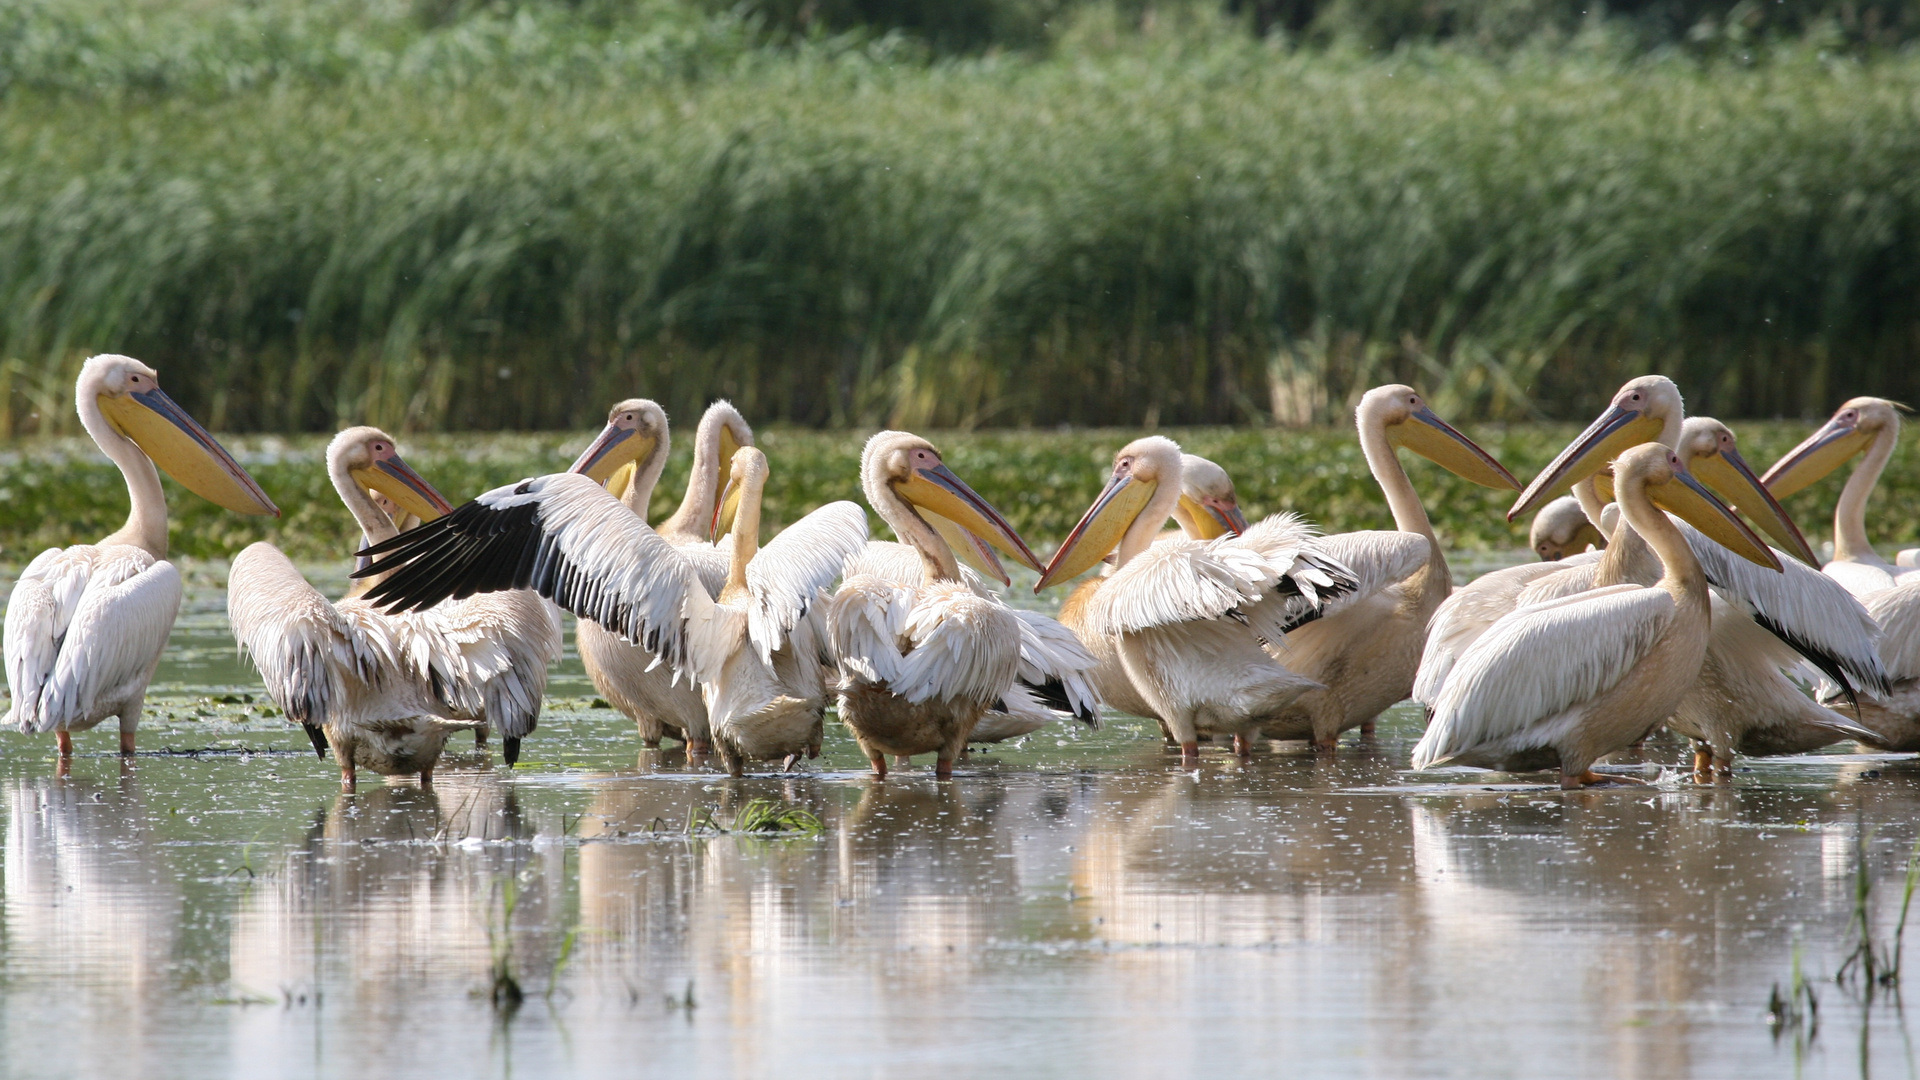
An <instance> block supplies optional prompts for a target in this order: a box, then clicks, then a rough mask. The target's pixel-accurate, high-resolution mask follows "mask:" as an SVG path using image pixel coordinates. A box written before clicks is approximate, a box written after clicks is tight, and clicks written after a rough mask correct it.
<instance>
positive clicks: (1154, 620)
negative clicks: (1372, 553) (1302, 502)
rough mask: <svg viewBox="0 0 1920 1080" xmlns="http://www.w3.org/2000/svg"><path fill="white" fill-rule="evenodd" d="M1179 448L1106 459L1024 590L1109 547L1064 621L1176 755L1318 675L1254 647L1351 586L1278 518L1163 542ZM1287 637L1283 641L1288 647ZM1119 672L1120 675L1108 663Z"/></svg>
mask: <svg viewBox="0 0 1920 1080" xmlns="http://www.w3.org/2000/svg"><path fill="white" fill-rule="evenodd" d="M1182 468H1183V460H1182V457H1181V453H1180V447H1179V446H1177V445H1176V444H1175V443H1174V442H1173V441H1172V440H1170V439H1166V438H1162V437H1159V436H1149V437H1148V438H1144V439H1137V440H1135V441H1134V442H1131V443H1129V444H1127V446H1125V447H1124V448H1122V449H1121V451H1120V453H1119V454H1118V455H1117V456H1116V457H1115V458H1114V466H1113V475H1112V477H1111V478H1110V479H1109V480H1108V481H1107V486H1106V488H1105V489H1104V490H1103V491H1102V492H1101V493H1100V496H1099V498H1098V499H1096V500H1095V501H1094V504H1093V506H1092V507H1091V508H1089V509H1088V510H1087V512H1086V515H1085V516H1084V517H1082V518H1081V519H1080V522H1079V524H1077V525H1075V526H1074V528H1073V531H1072V532H1071V533H1069V534H1068V536H1067V539H1066V541H1065V542H1064V543H1063V544H1061V545H1060V549H1059V550H1058V551H1056V552H1055V553H1054V556H1053V560H1052V561H1051V562H1049V563H1048V564H1047V568H1046V571H1045V572H1044V573H1043V574H1042V575H1041V577H1040V581H1039V582H1038V583H1037V584H1036V585H1035V586H1034V590H1035V591H1036V592H1038V591H1039V590H1041V589H1045V588H1047V587H1048V586H1050V585H1053V584H1055V583H1056V582H1060V581H1067V580H1071V579H1072V578H1074V577H1076V576H1078V575H1079V574H1081V573H1083V572H1085V571H1086V570H1088V569H1091V568H1092V567H1093V566H1095V565H1096V564H1098V563H1099V562H1100V561H1101V560H1102V559H1103V558H1104V557H1105V556H1106V554H1107V553H1108V552H1109V551H1112V552H1115V569H1114V571H1113V572H1112V574H1110V575H1108V576H1105V577H1098V578H1094V579H1092V580H1090V581H1088V582H1086V583H1084V584H1082V585H1081V586H1080V587H1079V588H1078V589H1075V590H1074V592H1073V595H1072V596H1070V597H1068V599H1067V602H1066V604H1065V606H1064V607H1062V608H1061V612H1060V621H1061V622H1063V623H1065V624H1066V625H1067V626H1068V627H1070V628H1072V629H1073V631H1074V632H1075V633H1076V634H1077V635H1079V637H1080V640H1081V641H1083V642H1085V643H1086V644H1087V646H1088V649H1089V650H1090V651H1091V652H1092V653H1093V654H1094V656H1095V657H1097V658H1099V659H1100V660H1101V661H1102V666H1103V668H1104V670H1103V672H1102V676H1101V682H1102V683H1103V684H1104V685H1111V684H1113V683H1116V682H1118V681H1120V680H1121V679H1122V678H1124V679H1125V680H1126V682H1127V683H1128V684H1130V685H1131V687H1132V690H1133V692H1134V693H1135V694H1136V695H1137V696H1138V697H1139V698H1140V699H1141V701H1142V702H1143V703H1144V704H1145V705H1146V706H1147V708H1148V709H1149V710H1150V711H1148V712H1146V713H1145V715H1149V716H1154V717H1157V718H1159V719H1160V720H1161V721H1162V722H1164V723H1165V724H1166V726H1167V729H1168V730H1169V731H1170V732H1171V733H1172V737H1173V738H1174V739H1175V740H1176V741H1178V742H1179V743H1180V750H1181V760H1182V762H1183V764H1186V765H1194V764H1197V763H1198V762H1199V753H1200V747H1199V737H1200V736H1201V735H1202V734H1208V735H1211V734H1225V735H1232V736H1235V747H1236V749H1237V750H1238V751H1239V752H1240V753H1242V754H1243V755H1244V754H1245V753H1246V752H1247V750H1248V743H1247V741H1246V735H1247V732H1248V731H1250V730H1251V729H1253V728H1255V727H1257V726H1259V725H1260V724H1261V723H1263V722H1265V721H1267V720H1269V719H1271V718H1272V717H1273V716H1274V715H1275V714H1276V713H1277V712H1278V711H1279V710H1280V709H1282V708H1284V707H1285V706H1287V705H1289V704H1291V703H1292V702H1293V701H1294V699H1296V698H1298V697H1299V696H1300V695H1301V694H1303V693H1305V692H1307V691H1309V690H1312V689H1317V688H1318V687H1319V685H1320V684H1318V683H1316V682H1314V681H1313V680H1312V679H1310V678H1308V677H1306V676H1303V675H1300V674H1298V673H1296V672H1294V671H1291V670H1289V669H1288V668H1286V667H1283V666H1281V664H1280V663H1279V662H1277V661H1275V660H1274V659H1273V657H1271V656H1269V655H1267V653H1266V652H1265V651H1263V650H1262V648H1261V645H1262V643H1263V642H1279V641H1281V640H1282V638H1283V637H1286V636H1287V633H1288V631H1289V630H1291V629H1292V628H1294V627H1296V626H1299V625H1300V624H1301V623H1303V622H1305V621H1306V620H1307V619H1309V618H1311V617H1312V616H1313V615H1314V614H1315V613H1316V612H1317V611H1318V610H1319V607H1320V605H1321V604H1322V603H1323V602H1324V601H1325V600H1327V599H1330V598H1334V597H1338V596H1341V595H1344V594H1345V593H1347V592H1349V591H1351V590H1352V589H1353V587H1354V584H1355V582H1354V579H1353V576H1352V575H1351V573H1350V572H1349V571H1348V570H1347V569H1346V568H1345V567H1344V566H1341V565H1340V564H1339V563H1337V562H1335V561H1333V560H1331V559H1328V558H1325V557H1322V556H1318V555H1315V554H1314V553H1313V552H1312V551H1310V550H1309V549H1308V547H1307V545H1308V543H1309V541H1310V540H1312V538H1313V532H1312V530H1311V529H1310V528H1308V527H1307V526H1306V525H1304V524H1302V523H1301V522H1300V521H1299V519H1298V518H1295V517H1293V516H1291V515H1276V516H1274V517H1270V518H1267V519H1266V520H1264V521H1261V522H1260V523H1259V524H1257V525H1252V526H1249V527H1248V528H1247V529H1246V530H1245V531H1244V532H1243V533H1241V534H1239V535H1237V536H1230V537H1222V538H1221V539H1218V540H1210V541H1202V540H1192V539H1185V538H1182V539H1174V540H1160V541H1158V542H1156V539H1157V537H1158V533H1159V532H1160V528H1161V526H1162V525H1164V524H1165V523H1166V521H1167V519H1168V518H1170V517H1172V516H1173V511H1174V507H1175V506H1176V505H1177V504H1178V502H1179V499H1180V495H1181V474H1182ZM1289 643H1290V642H1289ZM1116 668H1117V669H1118V670H1117V671H1116V670H1115V669H1116Z"/></svg>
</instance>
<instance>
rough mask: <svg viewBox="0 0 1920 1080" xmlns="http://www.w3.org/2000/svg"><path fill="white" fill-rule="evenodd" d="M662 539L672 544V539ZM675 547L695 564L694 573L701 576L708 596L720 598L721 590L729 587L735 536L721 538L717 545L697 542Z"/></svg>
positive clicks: (680, 544) (729, 534)
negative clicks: (728, 572) (728, 576)
mask: <svg viewBox="0 0 1920 1080" xmlns="http://www.w3.org/2000/svg"><path fill="white" fill-rule="evenodd" d="M662 539H666V540H668V542H669V543H672V540H671V539H670V538H667V537H664V536H663V537H662ZM673 546H674V548H675V549H677V550H678V551H679V552H680V554H682V555H685V556H686V557H687V561H688V562H691V563H692V564H693V572H694V573H696V574H698V575H700V584H702V585H704V586H706V589H707V595H708V596H713V597H718V596H719V595H720V590H721V589H724V588H726V587H727V571H728V570H729V569H731V568H732V566H733V534H732V533H728V534H727V535H725V536H723V537H721V538H720V542H719V543H717V544H709V543H706V542H705V541H695V542H692V543H684V542H683V543H675V544H674V545H673Z"/></svg>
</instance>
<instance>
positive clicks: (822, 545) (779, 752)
mask: <svg viewBox="0 0 1920 1080" xmlns="http://www.w3.org/2000/svg"><path fill="white" fill-rule="evenodd" d="M766 486H767V456H766V455H765V454H763V453H761V452H760V451H759V450H757V449H755V448H753V447H751V446H747V447H742V448H740V449H739V450H736V451H734V455H733V464H732V467H731V468H730V469H729V471H728V479H727V489H726V495H725V496H724V497H723V498H722V500H721V503H720V505H721V506H725V505H729V504H730V505H732V506H733V507H734V510H733V530H732V532H733V544H732V551H731V558H730V561H729V564H728V570H727V580H726V584H725V587H724V588H722V589H721V591H720V597H719V601H718V603H708V602H706V599H707V598H706V594H705V593H704V592H699V593H693V594H690V595H689V597H688V604H687V612H688V621H689V630H688V635H689V639H690V646H689V648H690V652H691V654H692V657H693V667H694V673H695V675H696V676H697V677H698V678H699V680H700V683H701V687H702V692H703V693H704V695H705V698H706V703H707V715H708V718H709V722H710V723H711V725H712V730H713V740H714V747H715V749H717V750H718V751H719V753H720V760H721V762H722V763H723V764H724V765H726V767H727V771H728V772H729V773H731V774H733V775H734V776H740V775H741V774H742V773H743V772H744V765H745V762H746V761H747V760H749V759H752V760H765V759H769V758H772V759H780V758H785V759H786V763H787V765H788V766H791V765H792V764H793V762H794V760H795V759H796V758H798V757H799V756H800V754H801V752H803V751H811V752H813V753H818V752H819V748H820V738H821V730H820V728H821V718H822V717H823V716H824V715H825V713H826V708H827V679H828V676H829V675H830V674H831V673H832V671H833V664H832V658H831V655H830V654H827V653H826V640H825V639H826V633H825V626H824V620H823V619H822V618H821V617H820V613H819V612H818V611H817V610H816V601H817V600H819V599H820V597H821V590H822V589H824V588H825V587H826V586H828V585H830V584H832V583H833V581H834V579H835V578H838V577H839V576H840V568H841V566H842V565H844V564H845V563H846V561H847V559H848V558H850V557H851V556H853V555H854V554H855V553H856V552H858V551H859V550H860V549H861V548H862V547H864V546H865V545H866V542H867V513H866V511H864V510H862V509H860V507H859V506H858V505H856V504H854V503H850V502H834V503H828V504H827V505H825V506H823V507H821V508H820V509H818V510H815V511H814V512H813V513H811V514H808V515H807V516H806V517H803V518H801V519H800V520H799V521H796V522H794V523H793V524H792V525H789V526H788V527H787V528H785V529H784V530H782V531H781V533H780V535H779V536H776V537H774V538H773V540H772V542H770V543H768V544H767V546H766V547H764V548H763V547H761V546H760V499H761V496H762V494H763V493H764V492H765V491H766ZM719 516H720V513H719V507H718V506H716V507H715V511H714V518H715V525H716V529H717V526H718V519H719Z"/></svg>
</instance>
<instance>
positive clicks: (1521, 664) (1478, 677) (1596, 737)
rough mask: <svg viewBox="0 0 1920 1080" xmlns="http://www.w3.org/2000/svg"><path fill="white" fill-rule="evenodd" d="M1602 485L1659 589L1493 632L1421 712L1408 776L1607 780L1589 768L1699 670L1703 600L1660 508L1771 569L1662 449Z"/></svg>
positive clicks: (1666, 711) (1610, 596)
mask: <svg viewBox="0 0 1920 1080" xmlns="http://www.w3.org/2000/svg"><path fill="white" fill-rule="evenodd" d="M1614 474H1615V484H1616V490H1617V495H1618V502H1619V504H1620V512H1621V514H1622V516H1623V517H1624V518H1625V519H1626V520H1627V522H1628V523H1629V524H1630V525H1631V526H1632V528H1633V529H1634V531H1635V532H1637V533H1638V534H1639V535H1640V536H1641V537H1642V538H1643V539H1644V540H1645V541H1646V542H1647V544H1648V545H1649V546H1650V547H1652V549H1653V551H1654V553H1655V555H1657V556H1658V557H1659V559H1660V563H1661V567H1662V572H1661V576H1660V579H1659V580H1658V581H1657V582H1655V583H1654V584H1653V585H1652V586H1641V585H1632V584H1626V585H1614V586H1609V587H1606V588H1600V589H1595V590H1593V591H1591V592H1586V593H1582V594H1580V595H1578V596H1574V597H1570V598H1567V599H1564V600H1559V601H1549V602H1547V603H1543V604H1538V605H1533V606H1529V607H1523V608H1521V609H1519V610H1517V611H1514V612H1513V613H1512V614H1510V615H1507V616H1506V617H1504V618H1502V619H1501V620H1500V621H1499V622H1497V623H1495V624H1494V626H1493V627H1492V628H1491V629H1489V630H1488V631H1487V632H1486V633H1485V634H1483V635H1482V636H1481V637H1480V638H1479V640H1477V641H1475V642H1474V643H1473V645H1472V646H1470V647H1469V648H1468V649H1467V651H1466V653H1465V654H1464V655H1462V656H1461V657H1460V658H1459V660H1458V661H1457V662H1456V663H1455V665H1454V668H1453V671H1452V673H1451V674H1450V675H1449V676H1448V678H1447V680H1446V682H1445V685H1444V686H1443V687H1442V689H1441V690H1440V693H1439V694H1438V696H1437V698H1436V700H1435V701H1434V702H1432V705H1431V708H1430V710H1429V718H1428V725H1427V731H1426V734H1425V735H1423V736H1422V737H1421V739H1420V742H1419V744H1418V745H1417V746H1415V747H1414V752H1413V767H1414V768H1416V769H1428V768H1432V767H1433V766H1436V765H1441V764H1445V763H1448V762H1455V763H1458V764H1463V765H1478V766H1483V767H1488V768H1499V769H1505V770H1508V771H1514V772H1521V771H1531V770H1536V769H1544V768H1553V767H1558V768H1559V770H1560V783H1561V786H1562V787H1567V788H1572V787H1578V786H1581V785H1583V784H1590V783H1597V782H1601V781H1603V780H1605V779H1606V778H1605V777H1602V776H1600V775H1598V774H1596V773H1594V772H1593V771H1592V766H1593V764H1594V762H1596V761H1598V760H1600V759H1601V758H1602V757H1605V756H1606V755H1607V754H1609V753H1612V752H1613V751H1615V750H1619V749H1622V748H1624V747H1626V746H1629V745H1631V744H1632V743H1634V742H1636V741H1638V740H1639V739H1641V738H1642V737H1644V736H1645V735H1646V734H1647V732H1649V731H1651V730H1652V729H1653V727H1654V726H1655V725H1657V724H1659V723H1660V722H1661V721H1662V720H1665V719H1666V718H1667V717H1668V716H1670V715H1672V713H1673V711H1674V709H1675V708H1676V707H1677V706H1678V705H1679V704H1680V699H1681V698H1682V697H1683V696H1684V695H1685V694H1686V692H1687V690H1688V688H1689V687H1691V686H1692V685H1693V684H1694V682H1695V681H1696V680H1697V678H1698V677H1699V674H1700V665H1701V663H1702V661H1703V660H1704V659H1705V657H1706V648H1707V637H1708V629H1709V625H1710V620H1711V615H1710V604H1711V601H1710V598H1709V593H1708V587H1707V579H1706V574H1705V573H1704V572H1703V571H1702V570H1701V568H1700V562H1699V560H1698V559H1696V558H1695V557H1694V554H1693V551H1692V549H1691V548H1690V547H1689V546H1688V544H1687V542H1686V539H1685V538H1684V537H1682V536H1681V534H1680V530H1679V529H1678V528H1676V527H1675V526H1674V524H1673V522H1671V521H1669V520H1668V519H1667V517H1666V515H1665V514H1663V513H1661V512H1660V511H1661V510H1662V509H1665V510H1669V511H1672V512H1673V513H1675V514H1677V515H1679V516H1680V517H1682V518H1683V519H1685V520H1687V521H1689V522H1691V523H1692V524H1693V525H1694V526H1695V527H1696V528H1698V529H1700V530H1701V531H1702V532H1704V533H1706V534H1708V535H1709V536H1711V537H1713V538H1714V539H1715V540H1716V541H1718V542H1719V543H1721V544H1723V545H1725V546H1727V547H1728V548H1729V549H1731V550H1733V551H1734V552H1735V553H1736V554H1738V555H1740V556H1741V557H1743V558H1746V559H1749V560H1752V561H1753V562H1755V563H1758V564H1759V565H1761V566H1765V567H1768V568H1770V569H1775V570H1777V569H1779V568H1780V563H1779V561H1778V560H1777V559H1776V558H1775V557H1774V555H1773V552H1772V551H1771V550H1769V549H1768V548H1767V546H1766V545H1765V544H1764V543H1762V542H1761V541H1760V539H1759V537H1757V536H1755V535H1754V534H1753V531H1752V530H1751V529H1749V528H1747V526H1746V524H1745V523H1744V522H1742V521H1741V520H1740V519H1739V518H1738V517H1736V516H1735V515H1734V513H1733V511H1732V510H1730V509H1728V508H1727V506H1726V505H1725V504H1723V503H1722V502H1720V500H1719V499H1717V498H1715V497H1714V496H1713V494H1712V493H1711V492H1709V491H1708V490H1707V488H1706V487H1705V485H1703V484H1701V483H1700V482H1699V481H1698V480H1696V479H1695V478H1694V477H1693V476H1692V475H1691V474H1689V473H1688V472H1687V471H1686V468H1685V466H1684V465H1683V464H1682V463H1681V461H1680V459H1679V457H1678V456H1677V455H1675V454H1674V452H1673V451H1671V450H1669V449H1667V448H1666V447H1664V446H1660V445H1650V446H1636V447H1634V448H1633V449H1631V450H1628V451H1627V452H1626V453H1625V454H1623V455H1622V456H1621V457H1620V458H1619V460H1618V461H1617V462H1616V463H1615V466H1614ZM1616 543H1617V540H1616ZM1609 550H1611V549H1609Z"/></svg>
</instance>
